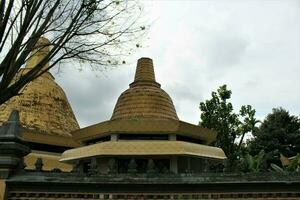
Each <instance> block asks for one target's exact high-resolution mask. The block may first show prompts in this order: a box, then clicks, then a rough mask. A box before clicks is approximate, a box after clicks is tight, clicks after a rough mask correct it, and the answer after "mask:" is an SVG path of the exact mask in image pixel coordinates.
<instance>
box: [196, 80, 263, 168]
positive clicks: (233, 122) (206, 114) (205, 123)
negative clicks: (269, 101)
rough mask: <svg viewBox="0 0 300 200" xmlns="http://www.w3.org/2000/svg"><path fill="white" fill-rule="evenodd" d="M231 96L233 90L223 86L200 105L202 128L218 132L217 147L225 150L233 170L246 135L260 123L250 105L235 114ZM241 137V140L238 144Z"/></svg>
mask: <svg viewBox="0 0 300 200" xmlns="http://www.w3.org/2000/svg"><path fill="white" fill-rule="evenodd" d="M231 94H232V92H231V90H228V89H227V86H226V85H223V86H221V87H219V89H218V90H217V92H212V95H211V96H212V98H211V99H210V100H206V101H205V102H201V103H200V110H201V121H200V126H202V127H206V128H210V129H213V130H215V131H217V132H218V136H217V140H216V142H215V146H217V147H221V148H222V149H223V150H224V152H225V154H226V155H227V157H228V158H229V162H230V164H229V165H230V168H233V167H234V163H235V161H236V160H237V159H239V157H240V156H239V153H240V151H241V150H242V145H243V139H244V136H245V134H246V133H248V132H252V131H253V130H254V129H256V127H255V125H256V123H257V122H258V121H257V120H256V119H255V110H254V109H253V108H252V107H251V106H250V105H247V106H242V107H241V109H240V112H239V113H238V114H236V113H234V110H233V106H232V104H231V103H230V102H229V99H230V98H231ZM239 137H240V138H241V140H240V142H239V144H236V143H235V142H236V140H237V139H238V138H239Z"/></svg>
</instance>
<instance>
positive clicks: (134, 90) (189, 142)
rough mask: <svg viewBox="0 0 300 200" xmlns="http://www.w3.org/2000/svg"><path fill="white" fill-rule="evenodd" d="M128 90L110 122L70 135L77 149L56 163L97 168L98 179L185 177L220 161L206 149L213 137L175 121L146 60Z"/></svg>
mask: <svg viewBox="0 0 300 200" xmlns="http://www.w3.org/2000/svg"><path fill="white" fill-rule="evenodd" d="M129 86H130V87H129V89H127V90H126V91H125V92H123V93H122V94H121V95H120V97H119V99H118V101H117V104H116V106H115V109H114V111H113V114H112V117H111V119H110V120H108V121H105V122H101V123H99V124H95V125H92V126H89V127H86V128H83V129H79V130H76V131H74V132H73V137H74V139H75V140H77V141H78V142H80V143H81V144H82V145H83V147H79V148H74V149H70V150H67V151H65V152H64V153H63V154H62V159H61V161H62V162H64V163H70V164H76V165H77V166H78V165H79V166H82V170H83V171H86V172H88V171H90V170H92V169H91V166H94V167H95V166H98V167H97V169H98V170H99V171H100V172H99V173H109V172H110V171H112V170H114V171H117V172H118V173H127V172H130V171H135V172H137V173H145V172H146V171H147V170H150V171H151V170H152V171H153V170H155V171H157V172H171V173H185V172H187V171H190V172H201V171H203V170H204V167H205V166H207V165H205V162H206V161H207V160H208V159H214V160H219V161H223V160H224V159H226V156H225V154H224V152H223V150H222V149H220V148H217V147H212V146H208V145H209V144H211V143H212V142H213V141H214V140H215V139H216V136H217V134H216V132H214V131H212V130H209V129H206V128H201V127H199V126H196V125H193V124H189V123H186V122H183V121H180V120H179V119H178V116H177V113H176V110H175V107H174V105H173V102H172V99H171V98H170V96H169V95H168V94H167V93H166V92H165V91H164V90H162V89H161V87H160V84H159V83H157V82H156V80H155V74H154V68H153V63H152V60H151V59H150V58H141V59H139V60H138V63H137V68H136V74H135V79H134V82H132V83H131V84H130V85H129ZM149 167H150V168H152V169H149ZM133 168H135V169H133Z"/></svg>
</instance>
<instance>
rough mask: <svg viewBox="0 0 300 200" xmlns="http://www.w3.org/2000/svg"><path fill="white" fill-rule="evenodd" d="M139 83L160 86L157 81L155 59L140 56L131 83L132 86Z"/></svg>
mask: <svg viewBox="0 0 300 200" xmlns="http://www.w3.org/2000/svg"><path fill="white" fill-rule="evenodd" d="M138 85H152V86H156V87H160V84H158V83H157V82H156V81H155V73H154V67H153V61H152V59H151V58H140V59H139V60H138V62H137V67H136V71H135V77H134V82H132V83H131V84H130V87H135V86H138Z"/></svg>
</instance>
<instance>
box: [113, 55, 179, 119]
mask: <svg viewBox="0 0 300 200" xmlns="http://www.w3.org/2000/svg"><path fill="white" fill-rule="evenodd" d="M129 86H130V87H129V89H127V90H126V91H125V92H123V93H122V94H121V95H120V97H119V99H118V101H117V104H116V106H115V109H114V112H113V114H112V117H111V120H116V119H123V120H124V119H125V120H128V119H135V120H139V119H149V118H151V119H169V120H179V119H178V116H177V113H176V110H175V107H174V105H173V102H172V99H171V98H170V96H169V95H168V94H167V93H166V92H165V91H164V90H162V89H161V88H160V84H159V83H157V82H156V80H155V73H154V66H153V61H152V59H150V58H140V59H139V60H138V62H137V67H136V72H135V78H134V81H133V82H132V83H131V84H130V85H129Z"/></svg>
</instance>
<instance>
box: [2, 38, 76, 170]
mask: <svg viewBox="0 0 300 200" xmlns="http://www.w3.org/2000/svg"><path fill="white" fill-rule="evenodd" d="M49 45H50V44H49V41H48V40H47V39H46V38H40V39H39V41H38V43H37V45H36V50H35V51H33V52H32V53H31V57H30V59H28V61H27V64H26V66H25V68H22V69H21V70H20V71H19V72H18V75H17V77H16V79H17V78H18V77H19V76H20V75H22V74H24V73H27V72H28V70H30V69H31V68H33V67H34V66H35V65H36V64H38V63H39V62H40V61H41V60H42V59H43V58H44V56H46V55H47V54H48V52H49ZM41 46H42V48H38V47H41ZM47 67H48V64H46V65H45V66H44V68H47ZM12 110H18V111H19V113H20V122H21V125H22V129H23V135H22V137H23V139H24V140H25V141H27V142H29V143H30V144H31V148H32V149H33V150H34V151H33V153H31V154H29V156H27V158H25V161H26V162H27V163H26V164H27V165H28V166H29V167H30V166H33V165H34V162H35V159H36V158H37V157H43V158H45V160H44V161H45V163H49V164H50V165H51V163H52V165H53V162H54V163H56V164H58V159H59V156H60V153H61V152H62V151H64V150H66V149H69V148H72V147H76V146H79V144H78V143H77V142H75V141H74V140H73V138H72V134H71V132H72V131H74V130H76V129H79V125H78V122H77V120H76V118H75V115H74V113H73V111H72V108H71V106H70V104H69V102H68V99H67V97H66V94H65V92H64V91H63V89H62V88H61V87H60V86H59V85H58V84H57V83H56V82H55V80H54V77H53V76H52V74H51V73H50V72H48V71H47V72H45V73H44V74H42V75H41V76H39V77H38V78H36V79H35V80H34V81H32V82H30V83H28V84H27V85H26V86H25V87H24V88H23V89H22V90H21V92H20V95H18V96H15V97H13V98H11V99H10V100H9V101H7V102H6V103H5V104H3V105H1V106H0V125H1V124H2V123H3V122H5V121H7V119H8V117H9V115H10V113H11V112H12ZM45 152H47V153H45ZM50 152H51V153H50ZM29 157H30V159H29ZM54 165H55V164H54ZM47 166H48V165H47V164H46V165H45V167H47ZM57 167H58V166H57ZM53 168H55V166H53ZM49 169H50V168H49Z"/></svg>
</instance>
